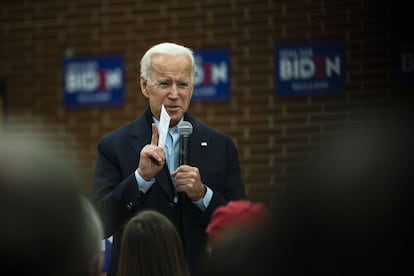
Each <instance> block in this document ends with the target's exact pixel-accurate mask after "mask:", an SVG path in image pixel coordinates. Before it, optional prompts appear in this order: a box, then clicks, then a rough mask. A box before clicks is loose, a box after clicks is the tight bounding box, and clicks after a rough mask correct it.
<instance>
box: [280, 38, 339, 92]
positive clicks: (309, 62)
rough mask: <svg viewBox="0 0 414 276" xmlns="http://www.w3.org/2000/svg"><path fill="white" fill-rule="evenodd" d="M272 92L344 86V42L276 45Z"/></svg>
mask: <svg viewBox="0 0 414 276" xmlns="http://www.w3.org/2000/svg"><path fill="white" fill-rule="evenodd" d="M275 68H276V94H277V95H278V96H296V95H316V94H326V93H337V92H342V91H344V89H345V46H344V44H343V43H341V42H319V43H304V44H280V45H277V46H276V53H275Z"/></svg>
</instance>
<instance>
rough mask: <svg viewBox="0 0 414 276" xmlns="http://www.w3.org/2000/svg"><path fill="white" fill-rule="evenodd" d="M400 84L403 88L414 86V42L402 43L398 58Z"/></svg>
mask: <svg viewBox="0 0 414 276" xmlns="http://www.w3.org/2000/svg"><path fill="white" fill-rule="evenodd" d="M398 61H399V62H398V70H397V72H398V85H399V87H400V88H402V89H406V88H412V87H413V86H414V43H412V42H411V43H409V42H407V43H402V44H401V46H400V53H399V60H398Z"/></svg>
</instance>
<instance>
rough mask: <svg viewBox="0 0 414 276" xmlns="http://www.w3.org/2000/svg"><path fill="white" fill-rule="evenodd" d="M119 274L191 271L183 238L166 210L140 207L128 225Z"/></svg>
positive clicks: (181, 273) (178, 274)
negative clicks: (142, 209) (167, 215)
mask: <svg viewBox="0 0 414 276" xmlns="http://www.w3.org/2000/svg"><path fill="white" fill-rule="evenodd" d="M119 260H120V261H119V266H118V273H117V275H118V276H134V275H148V276H158V275H160V276H161V275H170V276H174V275H176V276H186V275H188V269H187V264H186V261H185V257H184V251H183V246H182V243H181V239H180V237H179V235H178V233H177V231H176V229H175V227H174V225H173V224H172V222H170V221H169V220H168V218H167V217H165V216H164V215H163V214H161V213H159V212H157V211H153V210H144V211H140V212H139V213H137V215H135V216H134V217H132V218H131V219H130V220H129V221H128V223H127V225H126V226H125V229H124V234H123V236H122V244H121V255H120V258H119Z"/></svg>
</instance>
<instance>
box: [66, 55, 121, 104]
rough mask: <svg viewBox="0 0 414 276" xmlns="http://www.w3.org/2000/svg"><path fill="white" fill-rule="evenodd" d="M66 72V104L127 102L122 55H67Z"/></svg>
mask: <svg viewBox="0 0 414 276" xmlns="http://www.w3.org/2000/svg"><path fill="white" fill-rule="evenodd" d="M63 72H64V84H63V86H64V103H65V106H67V107H73V106H101V105H120V104H122V103H123V102H124V61H123V58H122V57H121V56H100V57H82V58H70V59H66V60H65V61H64V69H63Z"/></svg>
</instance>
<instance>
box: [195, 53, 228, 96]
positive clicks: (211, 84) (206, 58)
mask: <svg viewBox="0 0 414 276" xmlns="http://www.w3.org/2000/svg"><path fill="white" fill-rule="evenodd" d="M194 58H195V64H196V75H195V82H194V92H193V97H192V100H227V99H230V52H229V50H228V49H211V50H210V49H209V50H197V51H194Z"/></svg>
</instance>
